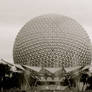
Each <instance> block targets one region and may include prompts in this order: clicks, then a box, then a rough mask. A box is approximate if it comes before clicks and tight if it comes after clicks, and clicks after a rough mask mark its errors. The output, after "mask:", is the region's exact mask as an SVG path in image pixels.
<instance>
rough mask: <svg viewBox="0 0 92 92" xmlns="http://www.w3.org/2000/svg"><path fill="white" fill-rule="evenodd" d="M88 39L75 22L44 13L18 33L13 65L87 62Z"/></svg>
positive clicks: (89, 52)
mask: <svg viewBox="0 0 92 92" xmlns="http://www.w3.org/2000/svg"><path fill="white" fill-rule="evenodd" d="M90 45H91V43H90V40H89V37H88V35H87V33H86V32H85V30H84V29H83V28H82V27H81V25H80V24H78V23H77V22H76V21H75V20H73V19H71V18H68V17H66V16H62V15H55V14H50V15H49V14H48V15H43V16H39V17H36V18H33V19H32V20H31V21H29V22H28V23H26V24H25V25H24V27H23V28H22V29H21V30H20V32H19V33H18V35H17V37H16V40H15V44H14V49H13V58H14V62H15V63H17V64H26V65H30V66H37V67H41V66H43V67H61V66H62V65H63V66H64V67H70V66H77V65H81V66H82V65H87V64H90V63H91V51H90Z"/></svg>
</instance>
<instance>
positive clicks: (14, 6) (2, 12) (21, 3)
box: [0, 0, 92, 62]
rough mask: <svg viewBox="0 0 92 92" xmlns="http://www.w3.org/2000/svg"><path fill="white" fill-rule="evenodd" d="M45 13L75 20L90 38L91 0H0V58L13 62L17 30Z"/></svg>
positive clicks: (91, 28) (91, 26) (91, 33)
mask: <svg viewBox="0 0 92 92" xmlns="http://www.w3.org/2000/svg"><path fill="white" fill-rule="evenodd" d="M47 13H56V14H62V15H65V16H69V17H71V18H73V19H75V20H77V21H78V22H79V23H80V24H81V25H82V26H83V27H84V28H85V30H86V31H87V32H88V34H89V36H90V39H91V40H92V0H0V58H4V59H5V60H7V61H9V62H13V56H12V50H13V44H14V40H15V37H16V34H17V33H18V31H19V30H20V29H21V27H23V25H24V24H25V23H26V22H28V21H29V20H30V19H32V18H33V17H36V16H39V15H41V14H47Z"/></svg>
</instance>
